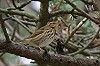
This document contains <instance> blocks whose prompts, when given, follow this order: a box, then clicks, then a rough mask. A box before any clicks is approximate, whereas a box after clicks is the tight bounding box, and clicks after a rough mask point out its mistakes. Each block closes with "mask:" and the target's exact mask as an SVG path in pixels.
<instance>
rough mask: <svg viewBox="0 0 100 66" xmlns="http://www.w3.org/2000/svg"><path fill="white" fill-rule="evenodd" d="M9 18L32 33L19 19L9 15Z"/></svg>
mask: <svg viewBox="0 0 100 66" xmlns="http://www.w3.org/2000/svg"><path fill="white" fill-rule="evenodd" d="M11 20H13V21H16V22H17V23H18V24H20V25H21V26H22V27H24V28H25V29H26V30H27V31H28V32H29V33H33V32H32V31H31V30H30V29H29V28H28V27H27V26H25V25H24V24H23V23H22V22H21V21H20V20H19V19H17V18H14V17H11Z"/></svg>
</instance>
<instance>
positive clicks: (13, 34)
mask: <svg viewBox="0 0 100 66" xmlns="http://www.w3.org/2000/svg"><path fill="white" fill-rule="evenodd" d="M17 27H18V24H15V26H14V30H13V33H12V37H11V40H12V41H13V39H14V37H15V33H16V30H17Z"/></svg>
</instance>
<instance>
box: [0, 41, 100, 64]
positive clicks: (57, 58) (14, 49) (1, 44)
mask: <svg viewBox="0 0 100 66" xmlns="http://www.w3.org/2000/svg"><path fill="white" fill-rule="evenodd" d="M2 49H5V51H6V52H8V53H11V54H15V55H19V56H22V57H26V58H29V59H33V60H35V61H36V62H37V63H42V64H48V65H51V66H99V65H100V59H82V58H73V57H71V56H64V55H58V54H47V55H44V54H43V53H41V52H40V51H39V50H37V49H34V48H27V47H25V46H21V45H18V44H16V43H5V41H4V40H0V50H2Z"/></svg>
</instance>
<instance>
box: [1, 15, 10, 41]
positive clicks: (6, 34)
mask: <svg viewBox="0 0 100 66" xmlns="http://www.w3.org/2000/svg"><path fill="white" fill-rule="evenodd" d="M0 20H1V28H2V30H3V32H4V36H5V38H6V42H8V43H10V42H11V41H10V39H9V36H8V33H7V31H6V28H5V25H4V20H3V19H2V14H0Z"/></svg>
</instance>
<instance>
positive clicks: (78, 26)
mask: <svg viewBox="0 0 100 66" xmlns="http://www.w3.org/2000/svg"><path fill="white" fill-rule="evenodd" d="M87 20H88V19H87V18H84V19H83V20H82V21H81V22H80V23H79V24H78V25H77V27H75V28H74V29H73V30H72V32H71V33H70V35H69V36H68V38H67V40H66V42H65V45H66V44H67V43H68V41H69V40H70V38H71V37H72V36H73V35H74V34H75V33H76V31H77V30H78V29H79V28H80V27H81V26H82V25H83V24H84V23H85V22H86V21H87Z"/></svg>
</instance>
